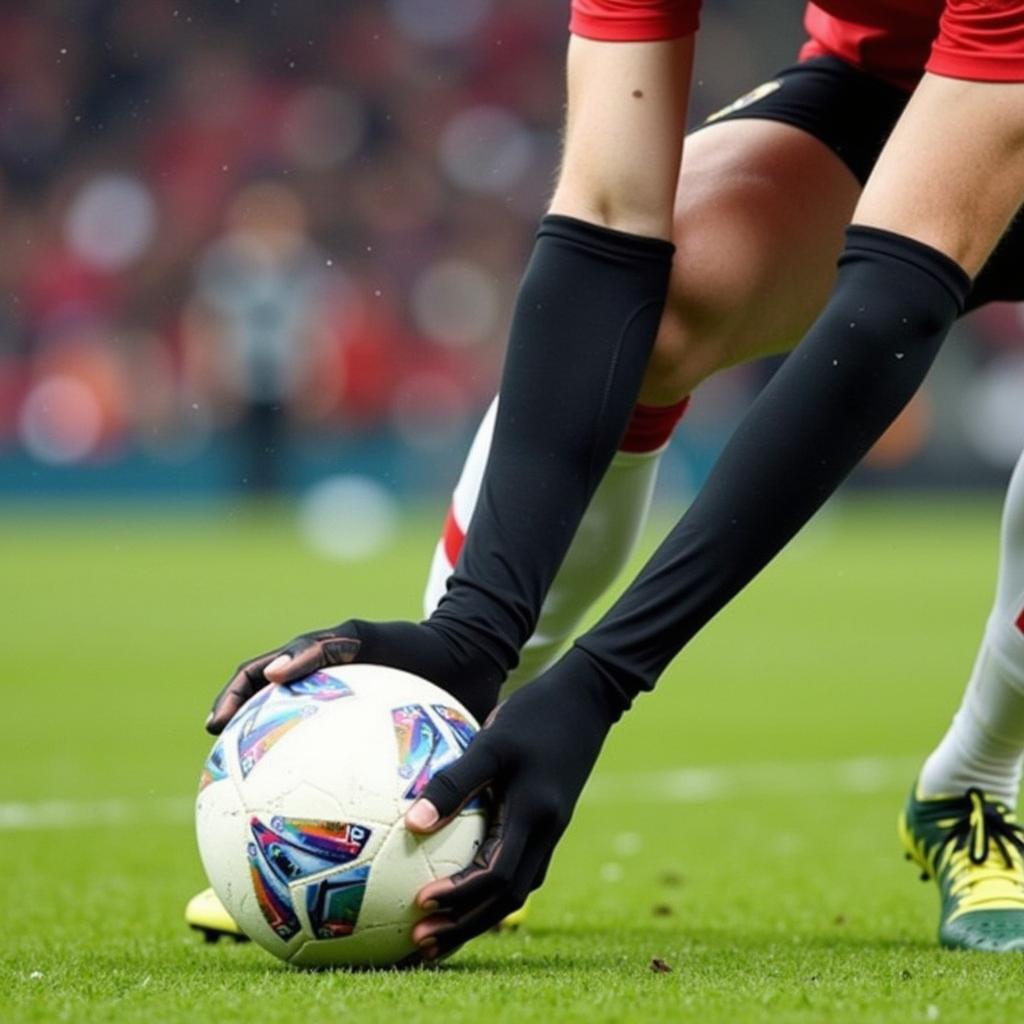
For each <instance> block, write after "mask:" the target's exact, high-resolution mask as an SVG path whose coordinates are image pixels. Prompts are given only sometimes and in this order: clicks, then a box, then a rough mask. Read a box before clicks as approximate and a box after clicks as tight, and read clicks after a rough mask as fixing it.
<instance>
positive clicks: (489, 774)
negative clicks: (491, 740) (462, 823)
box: [405, 733, 498, 833]
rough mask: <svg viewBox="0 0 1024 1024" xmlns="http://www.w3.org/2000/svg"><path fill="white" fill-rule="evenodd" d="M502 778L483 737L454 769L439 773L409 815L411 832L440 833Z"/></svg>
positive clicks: (452, 767) (407, 815)
mask: <svg viewBox="0 0 1024 1024" xmlns="http://www.w3.org/2000/svg"><path fill="white" fill-rule="evenodd" d="M497 774H498V759H497V757H496V756H495V755H494V752H493V751H492V750H491V749H490V746H489V744H488V743H487V742H486V735H485V734H484V733H479V734H478V735H477V736H476V738H475V739H474V741H473V742H472V743H471V744H470V746H469V749H468V750H467V751H466V753H465V754H463V755H462V757H460V758H459V759H458V761H456V762H455V764H453V765H452V766H451V767H450V768H446V769H445V770H444V771H443V772H438V773H437V774H436V775H435V776H434V777H433V778H432V779H431V780H430V781H429V782H428V783H427V785H426V786H425V787H424V789H423V792H422V793H420V796H419V799H418V800H417V801H416V802H415V803H414V804H413V805H412V807H410V808H409V810H408V811H407V812H406V815H405V825H406V828H408V829H409V831H410V832H418V833H424V832H436V831H437V830H438V829H439V828H441V827H442V826H443V825H446V824H447V823H448V822H449V821H451V819H452V818H454V817H455V815H456V814H458V813H459V811H460V810H462V808H463V807H464V806H465V805H466V804H467V803H468V802H469V801H470V800H472V799H473V797H474V796H476V795H477V793H479V792H480V790H482V789H483V788H484V787H485V786H489V785H490V784H491V783H492V782H493V781H494V780H495V778H496V776H497Z"/></svg>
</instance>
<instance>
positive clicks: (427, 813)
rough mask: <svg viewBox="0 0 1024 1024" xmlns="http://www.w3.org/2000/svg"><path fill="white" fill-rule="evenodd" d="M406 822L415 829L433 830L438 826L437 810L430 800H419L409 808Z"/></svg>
mask: <svg viewBox="0 0 1024 1024" xmlns="http://www.w3.org/2000/svg"><path fill="white" fill-rule="evenodd" d="M405 820H406V821H407V822H408V823H409V824H410V825H412V827H413V828H421V829H428V828H431V827H433V826H434V825H436V824H437V820H438V817H437V808H436V807H435V806H434V805H433V804H432V803H431V802H430V801H429V800H417V801H416V803H414V804H413V805H412V807H410V808H409V811H408V813H407V814H406V816H405Z"/></svg>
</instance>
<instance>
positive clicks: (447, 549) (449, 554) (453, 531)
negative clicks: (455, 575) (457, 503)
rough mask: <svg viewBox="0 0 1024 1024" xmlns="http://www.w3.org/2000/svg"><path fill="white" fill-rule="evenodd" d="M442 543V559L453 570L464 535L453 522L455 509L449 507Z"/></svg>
mask: <svg viewBox="0 0 1024 1024" xmlns="http://www.w3.org/2000/svg"><path fill="white" fill-rule="evenodd" d="M441 540H442V542H443V543H444V557H445V558H447V559H448V564H449V565H450V566H451V567H452V568H453V569H454V568H455V563H456V562H457V561H458V560H459V555H460V554H461V552H462V545H463V544H464V543H465V540H466V534H465V532H464V531H463V529H462V527H461V526H459V524H458V523H457V522H456V521H455V507H454V506H449V508H448V515H447V516H445V520H444V531H443V532H442V534H441Z"/></svg>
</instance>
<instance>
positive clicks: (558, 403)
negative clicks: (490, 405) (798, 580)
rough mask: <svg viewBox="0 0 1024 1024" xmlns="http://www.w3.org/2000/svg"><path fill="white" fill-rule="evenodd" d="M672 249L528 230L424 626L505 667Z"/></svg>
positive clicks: (570, 531)
mask: <svg viewBox="0 0 1024 1024" xmlns="http://www.w3.org/2000/svg"><path fill="white" fill-rule="evenodd" d="M673 252H674V247H673V246H672V244H671V243H669V242H665V241H662V240H660V239H655V238H645V237H640V236H636V235H630V234H625V233H623V232H620V231H614V230H611V229H609V228H604V227H598V226H596V225H594V224H588V223H586V222H583V221H579V220H575V219H574V218H571V217H562V216H548V217H545V218H544V220H543V221H542V222H541V226H540V230H539V232H538V234H537V242H536V246H535V248H534V251H533V256H532V258H531V260H530V263H529V265H528V267H527V269H526V273H525V275H524V278H523V281H522V285H521V287H520V291H519V296H518V299H517V302H516V307H515V313H514V317H513V321H512V328H511V335H510V339H509V348H508V354H507V356H506V360H505V369H504V373H503V376H502V382H501V391H500V396H499V401H498V414H497V419H496V422H495V428H494V439H493V441H492V443H491V451H490V457H489V459H488V462H487V468H486V470H485V473H484V479H483V484H482V488H481V491H480V497H479V499H478V501H477V505H476V508H475V510H474V512H473V517H472V521H471V523H470V527H469V531H468V533H467V536H466V541H465V545H464V547H463V550H462V554H461V557H460V559H459V562H458V565H457V567H456V570H455V573H454V574H453V576H452V578H451V580H450V582H449V585H448V592H447V594H446V595H445V597H444V599H443V600H442V601H441V603H440V605H439V607H438V609H437V610H436V611H435V612H434V614H433V615H432V616H431V618H430V619H429V620H428V625H430V626H432V627H434V628H436V629H437V630H439V631H440V632H441V633H442V634H443V635H444V636H446V637H447V638H448V640H449V643H450V644H451V643H461V644H463V645H468V647H470V648H473V647H476V648H480V649H483V650H484V651H486V652H487V654H488V655H489V656H490V658H492V659H493V660H494V661H495V662H496V663H497V664H498V665H499V666H500V667H501V669H502V670H503V671H505V672H508V671H509V670H511V669H512V668H513V667H514V666H515V665H516V663H517V661H518V657H519V649H520V648H521V647H522V645H523V644H524V643H525V642H526V640H527V639H529V637H530V634H531V633H532V632H533V629H534V625H535V624H536V620H537V616H538V614H539V612H540V608H541V604H542V602H543V600H544V597H545V595H546V593H547V590H548V587H549V586H550V584H551V581H552V580H553V578H554V576H555V573H556V572H557V570H558V567H559V566H560V565H561V562H562V559H563V558H564V557H565V553H566V551H567V550H568V547H569V544H570V542H571V540H572V538H573V535H574V534H575V532H576V528H577V526H578V525H579V522H580V519H581V518H582V516H583V512H584V511H585V509H586V507H587V504H588V502H589V501H590V498H591V496H592V495H593V492H594V489H595V488H596V487H597V484H598V483H599V482H600V480H601V477H602V476H603V475H604V472H605V470H606V469H607V466H608V463H609V461H610V460H611V457H612V455H613V454H614V453H615V449H616V448H617V446H618V444H619V441H620V440H621V438H622V434H623V432H624V430H625V427H626V423H627V421H628V418H629V413H630V410H631V409H632V408H633V406H634V404H635V402H636V396H637V393H638V391H639V388H640V382H641V380H642V377H643V373H644V370H645V368H646V365H647V360H648V357H649V355H650V352H651V348H652V346H653V344H654V338H655V335H656V333H657V329H658V323H659V321H660V319H661V313H662V309H663V307H664V304H665V296H666V293H667V290H668V280H669V272H670V268H671V263H672V254H673Z"/></svg>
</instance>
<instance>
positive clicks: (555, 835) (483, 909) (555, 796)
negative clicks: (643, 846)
mask: <svg viewBox="0 0 1024 1024" xmlns="http://www.w3.org/2000/svg"><path fill="white" fill-rule="evenodd" d="M628 706H629V700H628V699H627V698H626V697H624V695H623V694H622V692H621V690H619V688H618V687H617V686H616V684H615V683H614V681H612V680H611V679H610V678H608V677H607V676H605V675H603V674H602V672H601V670H600V669H599V668H598V667H597V665H596V664H595V663H594V662H593V661H592V660H591V659H590V657H589V655H587V654H585V653H584V652H583V651H581V650H579V649H575V648H574V649H573V650H570V651H569V653H568V654H566V656H565V657H564V658H562V660H561V661H559V662H558V664H556V665H555V666H554V667H553V668H552V669H550V670H549V671H548V672H546V673H545V674H544V675H542V676H540V677H539V678H538V679H537V680H535V681H534V682H532V683H530V684H529V685H528V686H526V687H524V688H523V689H521V690H519V691H517V692H516V693H514V694H513V695H512V696H511V697H509V698H508V700H506V701H504V702H503V703H502V704H500V705H499V706H498V707H497V709H496V710H495V711H494V714H493V715H492V716H491V718H490V720H489V721H488V722H487V724H486V725H485V727H484V728H483V729H482V730H481V731H480V732H479V733H478V734H477V735H476V736H475V737H474V739H473V741H472V742H471V743H470V745H469V748H468V749H467V751H466V753H465V754H463V756H462V757H461V758H460V759H459V760H458V761H456V762H455V764H453V765H452V766H451V767H450V768H448V769H446V770H445V771H442V772H439V773H438V774H437V775H435V776H434V777H433V779H431V780H430V782H429V783H428V784H427V786H426V788H425V789H424V791H423V794H422V796H421V798H420V799H419V800H417V802H416V803H415V804H414V805H413V806H412V807H411V808H410V809H409V812H408V814H407V815H406V825H407V826H408V827H409V829H410V830H411V831H414V832H421V833H422V832H434V831H436V830H437V829H439V828H442V827H443V826H444V825H445V824H446V823H447V822H448V821H449V820H451V818H452V817H453V816H454V815H455V814H456V813H457V812H458V811H459V809H460V808H461V807H462V806H463V804H465V803H466V801H468V800H469V799H471V798H472V797H473V796H474V795H475V794H477V793H479V792H480V791H481V790H484V789H489V790H490V795H491V818H490V822H489V827H488V830H487V835H486V836H485V838H484V842H483V843H482V844H481V846H480V849H479V851H478V852H477V855H476V857H475V858H474V860H473V863H472V864H470V865H469V866H468V867H467V868H465V869H464V870H462V871H459V872H457V873H456V874H454V875H452V876H451V877H450V878H443V879H439V880H438V881H436V882H431V883H430V884H429V885H427V886H425V887H424V888H423V889H422V890H421V891H420V893H419V895H418V896H417V902H418V903H419V905H420V907H421V908H423V909H424V910H426V911H427V912H428V916H427V917H425V918H424V919H423V920H422V921H420V922H419V923H418V924H417V925H416V927H415V928H414V930H413V939H414V940H415V941H416V943H417V945H418V947H419V949H420V954H421V956H422V957H423V958H424V959H426V960H434V959H436V958H437V957H439V956H443V955H445V954H447V953H449V952H451V951H452V950H454V949H456V948H458V947H459V946H461V945H462V944H463V943H464V942H466V941H468V940H469V939H472V938H473V937H474V936H476V935H479V934H480V933H481V932H484V931H487V929H489V928H491V927H493V926H494V925H496V924H497V923H498V922H499V921H501V919H502V918H504V917H505V916H507V915H508V914H510V913H511V912H512V911H513V910H516V909H518V908H519V907H521V906H522V905H523V903H524V902H525V901H526V897H527V895H528V894H529V893H530V892H531V891H532V890H534V889H536V888H538V887H539V886H540V885H541V883H542V882H543V881H544V875H545V873H546V872H547V868H548V863H549V862H550V860H551V856H552V854H553V853H554V849H555V845H556V844H557V843H558V840H559V839H560V838H561V836H562V833H563V832H564V831H565V828H566V826H567V825H568V824H569V819H570V818H571V817H572V813H573V810H574V808H575V806H576V801H577V800H578V799H579V795H580V792H581V791H582V789H583V786H584V784H585V783H586V781H587V777H588V776H589V775H590V772H591V769H592V768H593V767H594V763H595V761H596V760H597V756H598V754H599V753H600V751H601V745H602V743H604V738H605V736H606V735H607V734H608V730H609V729H610V728H611V727H612V725H613V724H614V723H615V722H616V721H617V720H618V718H619V716H620V715H621V714H622V712H623V711H624V710H625V709H626V708H627V707H628Z"/></svg>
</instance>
